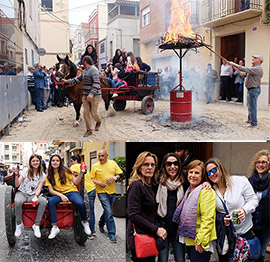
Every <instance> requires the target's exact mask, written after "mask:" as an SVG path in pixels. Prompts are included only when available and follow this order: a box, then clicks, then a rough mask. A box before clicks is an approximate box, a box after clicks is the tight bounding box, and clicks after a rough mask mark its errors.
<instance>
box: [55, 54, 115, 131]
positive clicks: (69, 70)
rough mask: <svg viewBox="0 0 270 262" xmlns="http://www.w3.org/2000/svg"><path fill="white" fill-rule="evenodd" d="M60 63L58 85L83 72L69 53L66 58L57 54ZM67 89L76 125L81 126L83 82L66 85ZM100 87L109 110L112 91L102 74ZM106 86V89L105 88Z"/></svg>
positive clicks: (57, 69)
mask: <svg viewBox="0 0 270 262" xmlns="http://www.w3.org/2000/svg"><path fill="white" fill-rule="evenodd" d="M56 57H57V60H58V63H57V64H56V74H55V79H56V82H57V83H58V85H62V84H61V80H62V79H71V78H74V77H76V76H79V75H80V74H81V73H82V70H81V69H80V68H77V66H76V65H75V64H74V63H73V62H72V61H70V60H69V57H68V55H66V57H65V58H64V59H62V58H60V57H59V55H57V56H56ZM65 87H66V90H67V92H68V95H69V97H70V98H71V100H72V102H73V105H74V109H75V111H76V120H75V123H74V126H79V119H80V110H81V106H82V98H83V89H84V88H83V83H82V82H81V83H78V84H75V85H65ZM100 87H101V94H102V99H103V101H104V103H105V109H106V111H108V109H109V106H110V100H111V95H110V94H109V93H110V92H109V91H107V87H108V83H107V81H106V79H104V78H103V77H102V76H100ZM104 88H105V89H104Z"/></svg>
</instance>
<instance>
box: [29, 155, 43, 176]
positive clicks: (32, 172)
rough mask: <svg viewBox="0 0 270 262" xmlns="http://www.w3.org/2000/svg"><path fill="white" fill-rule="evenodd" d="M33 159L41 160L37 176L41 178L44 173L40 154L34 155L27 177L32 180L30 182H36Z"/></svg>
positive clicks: (31, 157) (30, 159)
mask: <svg viewBox="0 0 270 262" xmlns="http://www.w3.org/2000/svg"><path fill="white" fill-rule="evenodd" d="M33 158H37V159H38V160H39V166H38V170H37V175H38V176H39V177H41V176H42V172H43V168H42V162H41V161H42V158H41V156H40V155H38V154H33V155H31V156H30V158H29V163H28V173H27V177H28V178H29V179H30V180H34V168H33V167H32V166H31V161H32V159H33Z"/></svg>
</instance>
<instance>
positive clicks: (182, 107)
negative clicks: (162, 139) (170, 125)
mask: <svg viewBox="0 0 270 262" xmlns="http://www.w3.org/2000/svg"><path fill="white" fill-rule="evenodd" d="M170 108H171V121H176V122H187V121H190V120H191V118H192V91H185V90H180V91H175V90H172V91H170Z"/></svg>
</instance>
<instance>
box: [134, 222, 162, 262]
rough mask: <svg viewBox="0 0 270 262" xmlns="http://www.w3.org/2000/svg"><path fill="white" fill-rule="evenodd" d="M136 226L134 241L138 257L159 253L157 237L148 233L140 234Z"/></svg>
mask: <svg viewBox="0 0 270 262" xmlns="http://www.w3.org/2000/svg"><path fill="white" fill-rule="evenodd" d="M133 228H134V234H133V235H134V243H135V252H136V257H137V258H144V257H151V256H156V255H158V254H159V253H158V249H157V243H156V239H155V238H154V237H153V236H150V235H148V234H138V233H137V232H136V231H135V226H134V225H133Z"/></svg>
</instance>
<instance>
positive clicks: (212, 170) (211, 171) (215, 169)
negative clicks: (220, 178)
mask: <svg viewBox="0 0 270 262" xmlns="http://www.w3.org/2000/svg"><path fill="white" fill-rule="evenodd" d="M216 172H217V168H216V167H214V168H212V169H211V170H209V171H206V174H207V176H210V175H211V173H213V174H215V173H216Z"/></svg>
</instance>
